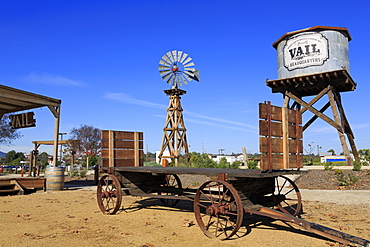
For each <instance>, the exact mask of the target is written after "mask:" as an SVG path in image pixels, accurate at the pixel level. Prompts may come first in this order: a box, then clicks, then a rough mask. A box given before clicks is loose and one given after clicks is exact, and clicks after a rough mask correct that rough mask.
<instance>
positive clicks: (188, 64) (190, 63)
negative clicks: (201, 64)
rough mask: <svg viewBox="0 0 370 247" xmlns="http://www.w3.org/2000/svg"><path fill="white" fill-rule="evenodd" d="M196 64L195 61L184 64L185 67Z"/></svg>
mask: <svg viewBox="0 0 370 247" xmlns="http://www.w3.org/2000/svg"><path fill="white" fill-rule="evenodd" d="M194 65H195V64H194V63H193V62H191V63H188V64H187V65H184V67H190V66H194Z"/></svg>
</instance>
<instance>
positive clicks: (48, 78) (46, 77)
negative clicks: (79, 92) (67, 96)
mask: <svg viewBox="0 0 370 247" xmlns="http://www.w3.org/2000/svg"><path fill="white" fill-rule="evenodd" d="M22 81H24V82H27V83H36V84H47V85H55V86H77V87H80V86H83V85H84V83H83V82H81V81H76V80H71V79H68V78H66V77H63V76H60V75H54V74H50V73H41V74H38V73H36V72H32V73H31V74H29V75H28V76H26V77H24V78H23V79H22Z"/></svg>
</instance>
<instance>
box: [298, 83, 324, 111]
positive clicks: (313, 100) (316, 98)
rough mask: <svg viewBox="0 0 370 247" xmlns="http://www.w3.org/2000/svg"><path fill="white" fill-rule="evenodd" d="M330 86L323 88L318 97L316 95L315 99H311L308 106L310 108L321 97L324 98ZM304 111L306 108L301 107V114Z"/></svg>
mask: <svg viewBox="0 0 370 247" xmlns="http://www.w3.org/2000/svg"><path fill="white" fill-rule="evenodd" d="M330 88H331V86H328V87H326V88H324V89H323V90H322V91H321V92H320V93H319V94H318V95H316V97H315V98H313V99H312V100H311V101H310V102H309V103H308V104H309V105H310V106H312V105H313V104H315V103H316V102H317V101H318V100H319V99H321V98H322V96H324V95H325V94H326V93H327V92H328V91H329V90H330ZM305 111H307V108H306V107H303V108H302V109H301V114H303V113H304V112H305Z"/></svg>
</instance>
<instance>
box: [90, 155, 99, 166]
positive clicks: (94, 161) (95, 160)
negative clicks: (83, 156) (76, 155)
mask: <svg viewBox="0 0 370 247" xmlns="http://www.w3.org/2000/svg"><path fill="white" fill-rule="evenodd" d="M98 164H99V159H98V157H96V156H91V157H90V159H89V166H90V167H93V166H96V165H98Z"/></svg>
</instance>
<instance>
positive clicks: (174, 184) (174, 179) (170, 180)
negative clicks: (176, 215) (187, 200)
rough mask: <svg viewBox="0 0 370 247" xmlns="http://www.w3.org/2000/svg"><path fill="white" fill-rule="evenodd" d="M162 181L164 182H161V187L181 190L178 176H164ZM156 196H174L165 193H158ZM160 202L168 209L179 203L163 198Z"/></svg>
mask: <svg viewBox="0 0 370 247" xmlns="http://www.w3.org/2000/svg"><path fill="white" fill-rule="evenodd" d="M163 179H164V181H163V184H162V187H166V188H177V189H181V188H182V184H181V180H180V178H179V176H177V175H176V174H167V175H165V176H164V178H163ZM158 194H160V195H171V196H175V195H176V194H174V193H166V192H159V193H158ZM160 200H161V202H162V203H163V205H165V206H168V207H171V206H175V205H176V204H177V203H179V201H180V200H179V199H164V198H160Z"/></svg>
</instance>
